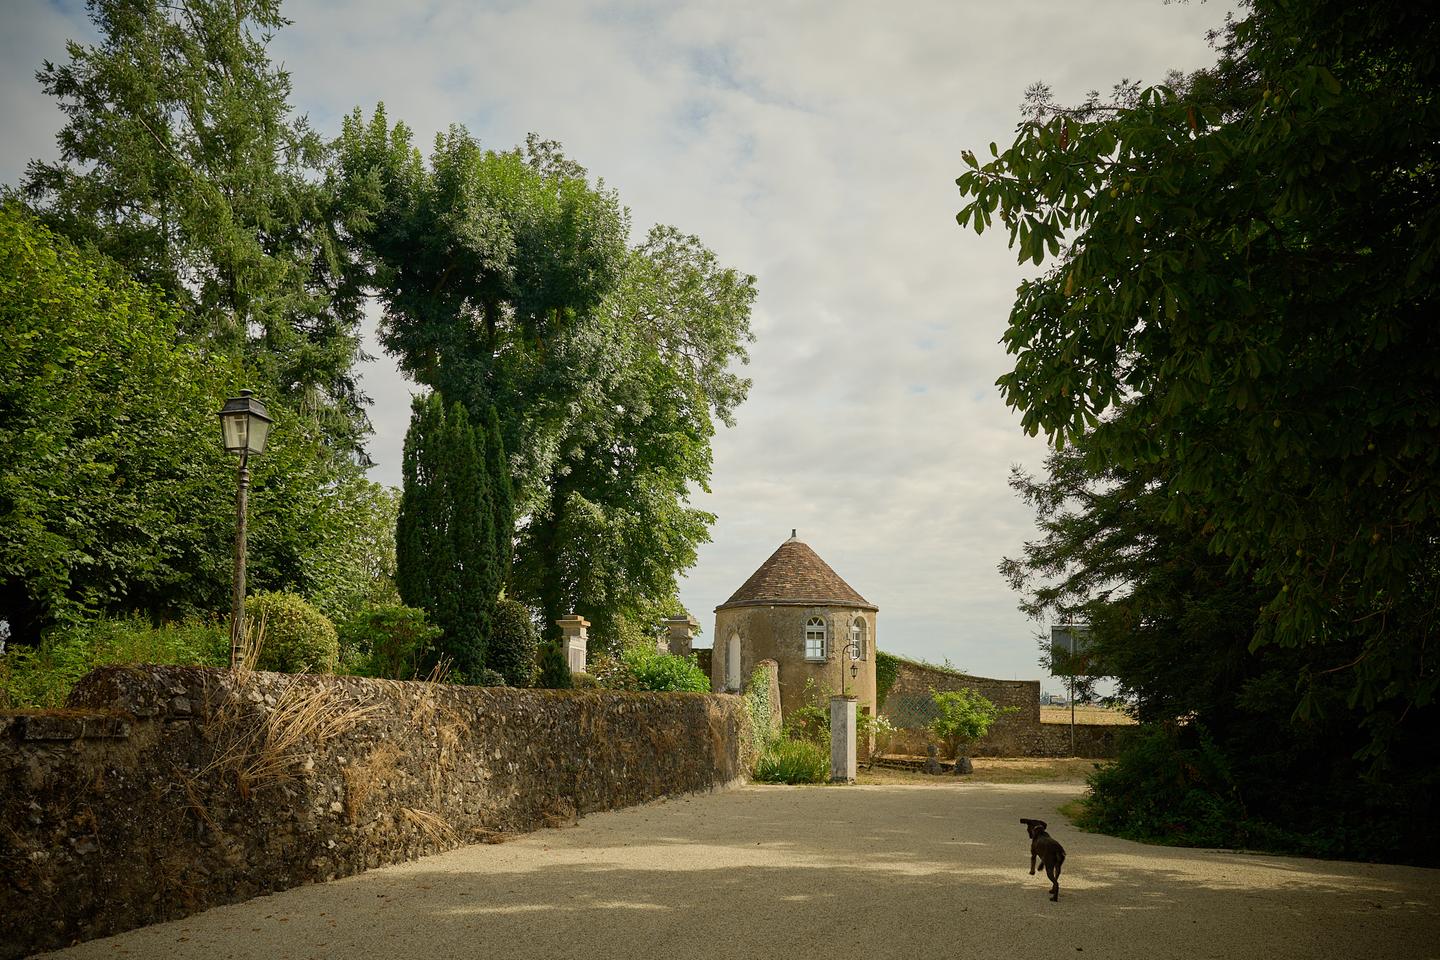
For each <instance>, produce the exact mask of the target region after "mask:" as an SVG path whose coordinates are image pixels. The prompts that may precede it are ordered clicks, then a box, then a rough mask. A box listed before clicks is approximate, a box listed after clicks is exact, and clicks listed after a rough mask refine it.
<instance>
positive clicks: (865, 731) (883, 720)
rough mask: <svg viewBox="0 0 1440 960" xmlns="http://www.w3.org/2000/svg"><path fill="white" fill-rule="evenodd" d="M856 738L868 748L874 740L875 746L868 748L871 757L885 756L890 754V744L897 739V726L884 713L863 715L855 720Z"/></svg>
mask: <svg viewBox="0 0 1440 960" xmlns="http://www.w3.org/2000/svg"><path fill="white" fill-rule="evenodd" d="M855 736H856V739H858V740H859V741H860V743H861V744H864V745H867V746H868V745H869V744H870V741H871V739H872V738H873V739H874V741H875V743H874V746H868V749H869V750H870V756H871V757H872V758H873V757H880V756H884V755H885V754H886V753H888V752H889V750H890V744H891V742H892V741H893V740H894V738H895V724H893V723H891V722H890V718H889V717H887V716H885V715H884V714H883V713H879V714H869V713H861V714H860V715H859V716H857V717H856V718H855Z"/></svg>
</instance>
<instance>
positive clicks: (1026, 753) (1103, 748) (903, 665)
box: [880, 659, 1130, 759]
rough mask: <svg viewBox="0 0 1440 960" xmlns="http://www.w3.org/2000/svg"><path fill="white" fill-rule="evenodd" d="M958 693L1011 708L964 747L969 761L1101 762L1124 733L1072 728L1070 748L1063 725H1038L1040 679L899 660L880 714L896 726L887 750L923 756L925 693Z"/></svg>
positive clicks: (1116, 728) (1111, 728)
mask: <svg viewBox="0 0 1440 960" xmlns="http://www.w3.org/2000/svg"><path fill="white" fill-rule="evenodd" d="M961 689H970V690H978V691H979V692H980V694H981V695H983V696H984V697H985V698H986V699H988V700H990V701H992V702H993V703H995V704H997V705H998V706H1001V707H1014V708H1015V710H1014V712H1012V713H1009V714H1007V715H1005V716H1003V717H1001V718H1000V719H999V720H997V721H995V724H994V725H993V726H992V727H991V728H990V732H989V733H987V734H986V735H985V736H984V737H982V738H981V739H980V740H977V741H976V742H975V743H973V744H971V745H970V747H969V748H968V749H967V752H968V753H969V755H970V756H972V757H1070V756H1075V757H1093V758H1096V759H1103V758H1107V757H1113V756H1115V753H1116V750H1117V742H1118V738H1119V737H1122V736H1124V731H1126V730H1128V729H1130V728H1129V727H1127V726H1123V725H1112V724H1098V723H1082V724H1076V726H1075V745H1074V749H1073V750H1072V749H1071V745H1070V725H1069V724H1068V723H1066V724H1058V723H1041V722H1040V681H1038V680H994V679H991V678H989V677H976V676H971V675H970V674H965V673H959V672H957V671H953V670H945V669H943V668H940V667H932V666H930V665H928V664H923V663H916V662H914V661H913V660H903V659H902V660H900V671H899V674H898V675H897V676H896V678H895V683H894V685H893V686H892V687H891V688H890V692H889V694H888V695H887V696H886V698H885V705H884V706H883V707H882V708H881V710H880V712H881V713H882V714H884V715H885V716H887V717H889V718H890V719H891V721H892V722H893V723H895V725H896V727H897V729H896V731H895V735H894V736H893V737H892V738H891V740H890V748H889V752H890V753H898V754H912V755H916V756H924V755H925V745H926V744H927V743H929V742H931V738H930V736H929V735H928V734H927V733H926V732H925V730H924V723H925V722H926V720H927V719H928V717H927V716H926V710H927V709H929V708H928V707H927V704H928V701H929V697H930V694H931V692H932V691H942V690H961Z"/></svg>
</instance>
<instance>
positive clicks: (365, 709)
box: [0, 667, 749, 960]
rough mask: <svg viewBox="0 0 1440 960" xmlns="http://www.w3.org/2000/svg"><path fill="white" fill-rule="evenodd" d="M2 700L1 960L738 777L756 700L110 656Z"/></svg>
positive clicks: (562, 822)
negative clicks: (43, 708)
mask: <svg viewBox="0 0 1440 960" xmlns="http://www.w3.org/2000/svg"><path fill="white" fill-rule="evenodd" d="M69 706H70V709H68V710H65V711H58V712H50V713H45V714H32V715H0V824H4V825H5V828H6V829H4V830H3V831H0V878H3V879H0V958H6V960H8V958H12V957H19V956H24V955H26V954H29V953H31V952H34V951H37V950H42V949H48V948H53V947H58V946H63V945H66V944H70V943H74V942H77V941H81V940H87V939H91V938H94V937H99V936H104V935H107V934H111V933H116V932H119V931H121V930H126V929H129V928H131V927H135V926H140V925H143V924H148V923H154V922H157V921H161V920H170V919H175V918H178V917H182V916H185V915H187V914H190V913H194V912H196V911H199V910H203V909H206V908H209V907H212V906H216V905H218V904H223V903H230V902H235V901H238V900H244V899H248V898H250V897H254V896H257V895H260V894H264V893H270V892H273V891H277V890H282V889H285V888H287V887H292V886H296V885H298V884H302V883H308V882H311V881H321V880H330V879H334V878H336V877H342V876H346V875H348V874H353V873H357V872H359V871H361V870H365V869H367V868H369V867H375V866H380V865H382V864H387V863H397V862H401V861H404V860H410V859H413V858H415V857H419V856H423V855H426V854H430V853H435V852H438V851H441V850H445V849H448V848H451V847H454V846H457V845H459V844H462V843H467V842H473V841H476V840H486V839H496V838H499V837H503V835H504V834H508V833H516V832H521V831H528V830H534V829H536V828H538V827H541V826H547V825H548V826H558V825H562V824H564V823H567V822H569V821H571V820H573V819H574V818H575V817H576V816H578V815H579V814H584V813H589V812H592V811H598V810H607V809H611V808H615V807H622V806H626V805H630V804H636V803H643V802H645V801H649V800H654V799H657V798H659V797H663V796H666V795H670V794H676V793H683V792H689V791H698V790H707V789H711V788H715V787H718V786H722V785H724V784H727V783H729V782H731V781H734V780H736V779H737V778H739V777H741V776H742V775H743V773H744V771H745V761H746V760H747V758H746V757H743V756H742V755H741V754H742V750H743V749H744V745H745V744H747V743H748V742H749V736H748V721H747V718H746V711H745V707H744V704H743V702H742V701H741V700H740V699H739V698H736V697H729V696H723V695H711V694H681V693H676V694H653V693H640V694H632V693H619V692H611V691H583V692H582V691H541V690H511V689H505V688H477V687H458V686H449V685H445V684H429V683H400V682H395V681H386V680H365V679H361V678H356V677H309V676H306V677H291V676H286V675H282V674H267V673H254V674H246V675H243V676H239V677H237V676H235V675H232V674H230V673H228V672H226V671H216V670H203V669H199V668H187V667H145V668H107V669H104V670H99V671H96V672H95V673H93V674H91V675H90V676H89V677H87V678H86V679H85V680H84V681H82V682H81V684H80V685H79V686H78V687H77V688H76V690H75V692H74V694H72V696H71V699H70V704H69Z"/></svg>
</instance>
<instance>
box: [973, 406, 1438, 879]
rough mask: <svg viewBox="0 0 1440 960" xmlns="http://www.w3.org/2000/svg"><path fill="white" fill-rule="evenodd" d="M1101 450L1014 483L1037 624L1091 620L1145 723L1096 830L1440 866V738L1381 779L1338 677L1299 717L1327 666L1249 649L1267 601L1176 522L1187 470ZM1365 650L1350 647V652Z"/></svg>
mask: <svg viewBox="0 0 1440 960" xmlns="http://www.w3.org/2000/svg"><path fill="white" fill-rule="evenodd" d="M1119 415H1121V416H1124V415H1128V414H1127V413H1125V412H1124V411H1122V412H1121V413H1120V414H1119ZM1089 442H1090V438H1089V436H1088V435H1087V436H1083V437H1080V438H1078V445H1077V446H1070V447H1066V448H1064V449H1063V450H1059V451H1056V452H1055V453H1053V454H1052V455H1051V456H1050V458H1049V461H1048V463H1047V471H1046V475H1045V476H1043V477H1039V478H1037V477H1031V476H1028V475H1026V474H1024V473H1021V472H1019V471H1017V472H1016V474H1015V475H1014V477H1013V478H1012V481H1011V484H1012V486H1014V487H1015V488H1016V490H1018V491H1019V492H1020V494H1021V495H1022V497H1024V499H1025V500H1026V502H1027V503H1029V504H1030V505H1031V506H1032V507H1034V508H1035V510H1036V519H1037V525H1038V526H1039V528H1040V531H1041V534H1042V536H1041V537H1040V538H1038V539H1037V540H1035V541H1032V542H1030V543H1027V544H1026V545H1025V548H1024V552H1023V554H1022V555H1021V556H1020V557H1017V558H1013V559H1007V560H1005V561H1004V562H1003V563H1002V564H1001V571H1002V572H1003V573H1004V574H1005V576H1006V578H1007V579H1008V580H1009V581H1010V584H1011V586H1013V587H1014V588H1015V589H1016V590H1018V591H1019V592H1020V594H1021V598H1022V600H1021V609H1022V610H1024V611H1025V612H1026V613H1028V614H1030V615H1031V616H1033V617H1035V618H1036V619H1038V620H1042V621H1044V620H1050V621H1055V620H1083V621H1086V622H1088V623H1089V624H1090V628H1091V631H1090V649H1089V653H1088V656H1089V657H1090V659H1091V660H1092V662H1093V663H1094V664H1095V665H1096V666H1095V672H1097V673H1100V674H1103V675H1105V676H1109V677H1113V678H1114V679H1115V681H1116V683H1117V685H1118V688H1119V696H1120V699H1122V700H1123V701H1124V702H1125V703H1126V704H1127V705H1128V709H1129V710H1130V711H1131V712H1132V713H1133V714H1134V715H1135V717H1136V718H1137V719H1139V720H1140V721H1141V728H1140V730H1139V731H1138V734H1137V736H1135V737H1134V738H1132V739H1131V740H1130V741H1129V742H1128V743H1127V745H1126V746H1125V747H1124V748H1123V749H1122V751H1121V753H1120V755H1119V757H1118V759H1117V760H1116V762H1115V764H1114V765H1113V766H1111V767H1107V768H1106V770H1105V771H1103V772H1100V773H1097V774H1096V775H1095V776H1094V777H1093V778H1092V779H1091V793H1090V796H1089V798H1088V800H1087V811H1088V813H1087V819H1088V822H1089V824H1090V825H1091V826H1093V827H1096V828H1099V829H1102V830H1105V831H1106V832H1111V833H1116V834H1119V835H1122V836H1128V837H1132V838H1135V839H1141V840H1148V841H1160V842H1166V843H1183V844H1194V845H1204V846H1216V845H1223V846H1239V847H1249V848H1261V849H1272V850H1284V851H1293V852H1302V853H1308V854H1311V855H1317V856H1319V855H1323V856H1349V857H1365V858H1382V859H1386V860H1395V859H1401V860H1408V861H1412V862H1434V861H1435V859H1436V857H1437V856H1440V829H1435V828H1432V827H1431V826H1430V825H1429V824H1428V823H1427V824H1420V825H1417V824H1415V823H1414V822H1413V820H1414V818H1413V811H1414V810H1415V809H1416V808H1417V807H1423V806H1424V805H1425V804H1426V803H1428V797H1429V796H1431V795H1432V794H1433V792H1434V790H1435V788H1436V786H1437V784H1436V773H1435V771H1436V770H1437V769H1440V748H1437V745H1436V741H1435V738H1434V737H1433V735H1432V733H1431V731H1429V730H1427V729H1426V728H1425V726H1424V725H1423V724H1422V725H1420V726H1417V727H1410V728H1408V729H1406V730H1405V731H1403V732H1402V734H1401V736H1400V737H1399V739H1398V741H1397V742H1396V744H1395V748H1394V749H1393V750H1392V751H1391V753H1392V759H1391V763H1390V765H1389V767H1388V768H1387V769H1385V770H1384V771H1376V770H1373V769H1369V767H1370V764H1369V763H1368V762H1366V761H1363V760H1359V759H1357V758H1356V754H1357V753H1359V752H1360V751H1361V750H1362V748H1363V747H1364V746H1365V745H1366V744H1367V742H1368V741H1369V734H1368V733H1367V732H1366V731H1365V730H1364V729H1363V728H1362V727H1361V726H1360V724H1359V722H1358V721H1359V720H1360V719H1362V718H1363V715H1364V711H1363V707H1361V706H1360V705H1352V704H1349V703H1347V699H1348V698H1347V693H1348V691H1349V686H1350V683H1349V681H1348V679H1347V678H1344V677H1342V676H1341V675H1340V673H1339V672H1331V673H1328V674H1322V675H1314V674H1313V673H1312V674H1311V676H1310V677H1309V680H1308V684H1309V687H1310V689H1311V691H1312V696H1314V697H1316V698H1317V699H1318V700H1319V702H1320V706H1321V709H1319V710H1316V711H1314V715H1313V716H1310V717H1302V716H1299V715H1297V714H1296V711H1295V710H1294V703H1295V700H1294V691H1295V688H1296V683H1297V677H1304V676H1306V675H1307V672H1309V671H1313V669H1314V667H1313V662H1312V659H1311V658H1312V657H1313V656H1314V652H1313V651H1312V650H1310V649H1308V648H1306V647H1300V646H1284V645H1281V644H1265V645H1262V646H1259V647H1257V648H1255V649H1253V650H1252V649H1251V640H1252V637H1253V636H1254V634H1255V628H1256V621H1257V620H1258V618H1259V617H1260V615H1261V614H1260V612H1259V611H1261V610H1262V603H1263V600H1264V599H1265V597H1266V596H1267V591H1266V588H1265V587H1264V586H1263V585H1261V584H1258V583H1257V582H1256V581H1255V578H1254V575H1253V574H1251V573H1248V572H1245V571H1235V570H1232V569H1231V562H1230V560H1229V558H1227V557H1225V556H1223V555H1219V554H1216V553H1215V552H1214V551H1213V550H1211V549H1210V547H1209V541H1210V530H1209V529H1208V526H1207V524H1206V523H1205V522H1204V521H1203V520H1202V519H1200V518H1198V517H1196V516H1194V515H1180V516H1176V517H1169V516H1167V515H1168V514H1169V513H1170V502H1171V495H1170V492H1169V491H1170V483H1169V480H1168V472H1169V471H1170V470H1172V469H1173V465H1170V464H1168V463H1167V462H1166V461H1164V460H1157V461H1156V462H1154V463H1146V464H1140V465H1138V466H1136V467H1118V466H1115V465H1109V466H1095V462H1094V458H1093V456H1092V451H1091V450H1089V449H1088V448H1087V444H1088V443H1089ZM1363 642H1364V641H1363V638H1361V637H1358V636H1352V637H1350V638H1349V640H1348V643H1349V648H1348V649H1349V653H1350V654H1351V655H1352V656H1358V655H1360V653H1361V650H1362V644H1363ZM1044 649H1045V648H1044V647H1043V646H1042V650H1044Z"/></svg>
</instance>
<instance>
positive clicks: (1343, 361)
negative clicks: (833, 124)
mask: <svg viewBox="0 0 1440 960" xmlns="http://www.w3.org/2000/svg"><path fill="white" fill-rule="evenodd" d="M1437 31H1440V26H1437V21H1436V19H1435V18H1434V17H1433V15H1431V14H1430V12H1429V11H1428V9H1427V8H1421V7H1416V6H1414V5H1412V4H1407V3H1400V2H1383V3H1375V4H1366V5H1364V6H1362V7H1356V6H1353V5H1347V4H1344V3H1340V2H1337V0H1310V2H1279V0H1259V2H1255V3H1254V4H1253V5H1251V6H1249V8H1248V10H1247V15H1246V16H1244V17H1243V18H1242V19H1239V20H1237V21H1235V22H1234V23H1233V24H1231V25H1230V27H1229V28H1228V29H1227V31H1226V33H1225V35H1224V45H1223V47H1222V48H1221V55H1220V60H1219V63H1218V64H1217V65H1216V66H1215V67H1214V68H1213V69H1210V70H1206V71H1202V72H1200V73H1199V74H1196V75H1194V76H1192V77H1189V78H1184V79H1183V80H1176V81H1173V82H1172V83H1170V84H1168V85H1165V86H1160V87H1154V88H1150V89H1147V90H1144V91H1139V90H1137V89H1135V88H1133V87H1123V86H1122V87H1121V88H1118V89H1117V93H1118V96H1117V97H1116V98H1115V99H1114V100H1113V101H1112V102H1110V103H1101V102H1099V100H1098V98H1093V99H1092V100H1091V101H1090V102H1088V103H1086V104H1084V105H1082V106H1081V107H1078V108H1074V109H1064V108H1060V107H1057V106H1056V105H1055V104H1054V103H1053V102H1052V101H1050V100H1049V98H1048V96H1047V95H1046V92H1045V91H1044V90H1043V88H1039V89H1036V90H1034V91H1032V97H1031V108H1032V118H1031V119H1030V120H1028V121H1027V122H1025V123H1023V124H1022V125H1021V126H1020V129H1019V133H1018V135H1017V137H1016V139H1015V141H1014V143H1013V144H1012V145H1011V146H1010V147H1008V148H1007V149H1005V150H1004V151H1000V150H999V149H998V148H994V149H992V154H993V158H992V159H990V160H989V161H988V162H985V163H983V164H982V163H981V162H980V161H979V160H978V159H977V158H976V157H975V155H974V154H972V153H969V152H966V153H965V154H964V159H965V162H966V163H967V164H968V165H969V166H970V167H971V169H970V170H969V171H967V172H966V173H964V174H963V175H962V176H961V177H960V178H959V180H958V183H959V186H960V189H961V192H962V194H964V195H965V196H966V197H967V198H968V202H967V203H966V205H965V206H964V208H963V209H962V210H961V211H960V213H959V220H960V223H961V224H962V225H965V224H968V225H972V226H974V227H975V229H976V230H980V231H983V230H984V229H985V228H986V227H988V226H990V225H992V224H993V222H994V217H995V216H996V215H997V213H998V215H999V217H1000V220H1001V223H1002V224H1003V225H1004V226H1005V227H1006V228H1007V230H1008V232H1009V234H1010V239H1011V242H1012V244H1014V245H1016V246H1017V247H1018V250H1019V255H1020V258H1021V260H1022V261H1033V262H1034V263H1036V264H1042V263H1043V262H1044V261H1045V260H1046V258H1047V257H1048V258H1050V259H1051V260H1052V261H1053V265H1052V266H1051V268H1050V269H1049V270H1047V271H1046V272H1044V273H1043V274H1041V275H1040V276H1038V277H1036V278H1035V279H1033V280H1029V281H1026V282H1025V283H1024V284H1022V285H1021V287H1020V290H1019V292H1018V296H1017V300H1016V303H1015V306H1014V309H1013V311H1012V313H1011V316H1010V325H1009V329H1008V330H1007V332H1006V334H1005V338H1004V339H1005V343H1006V345H1007V348H1008V349H1009V350H1010V351H1011V352H1012V353H1014V354H1015V355H1016V362H1015V368H1014V370H1013V371H1011V372H1010V373H1007V374H1006V375H1005V376H1003V377H1001V378H1000V386H1001V387H1002V389H1003V391H1004V393H1005V396H1006V398H1007V400H1008V402H1009V403H1011V404H1012V405H1013V406H1015V407H1017V408H1018V409H1019V410H1020V411H1021V413H1022V417H1023V422H1024V425H1025V427H1026V429H1027V430H1029V431H1030V432H1032V433H1034V432H1038V431H1040V430H1044V431H1046V432H1047V434H1049V435H1050V436H1051V437H1052V438H1053V439H1054V440H1055V442H1056V443H1057V444H1062V443H1066V442H1070V441H1071V440H1075V439H1078V438H1080V437H1085V438H1086V443H1085V448H1086V450H1087V451H1088V452H1089V453H1090V455H1091V457H1092V458H1093V465H1096V466H1098V465H1099V464H1111V465H1115V466H1117V467H1120V468H1124V469H1131V468H1137V467H1139V466H1141V465H1144V464H1155V463H1159V464H1161V465H1162V466H1163V470H1162V472H1161V475H1162V476H1163V478H1164V482H1165V484H1166V496H1167V498H1168V504H1167V506H1166V509H1165V511H1164V516H1165V517H1166V518H1167V519H1170V520H1178V519H1179V518H1182V517H1186V518H1191V522H1192V523H1193V524H1194V526H1195V528H1196V529H1200V530H1203V531H1204V535H1205V537H1206V540H1207V545H1208V547H1209V548H1210V549H1211V550H1213V551H1215V552H1216V553H1218V554H1220V555H1223V556H1224V557H1226V558H1227V559H1228V560H1229V561H1230V566H1229V568H1228V569H1229V570H1230V571H1232V572H1233V573H1234V574H1237V575H1245V576H1248V577H1250V578H1252V579H1253V582H1254V583H1255V584H1256V585H1257V586H1258V587H1259V588H1260V589H1262V590H1263V591H1264V595H1265V599H1264V603H1263V610H1262V612H1261V615H1260V616H1259V618H1258V619H1257V621H1256V623H1255V630H1254V633H1253V638H1252V644H1253V646H1255V647H1256V648H1257V649H1258V648H1260V647H1263V646H1265V645H1267V644H1278V645H1281V646H1283V647H1286V648H1288V649H1292V650H1295V651H1298V652H1299V653H1300V656H1299V657H1298V659H1299V661H1300V664H1299V666H1298V669H1297V670H1296V674H1295V678H1296V680H1297V681H1298V684H1299V688H1298V691H1297V693H1296V694H1295V699H1296V702H1297V709H1298V711H1299V715H1300V716H1301V717H1302V718H1307V717H1315V716H1317V715H1318V713H1319V712H1320V711H1321V710H1322V709H1324V708H1325V707H1327V705H1329V704H1330V703H1331V701H1330V698H1329V697H1328V696H1327V691H1328V689H1329V685H1330V683H1331V682H1332V680H1334V679H1335V678H1337V677H1343V678H1345V679H1346V680H1347V681H1348V690H1347V695H1346V697H1345V705H1346V706H1347V707H1353V708H1357V709H1358V717H1359V720H1360V723H1361V724H1363V725H1364V727H1365V729H1366V731H1367V732H1368V733H1369V734H1370V735H1371V742H1370V746H1369V748H1368V750H1369V752H1370V753H1372V754H1373V755H1374V756H1376V757H1377V758H1382V759H1383V757H1384V755H1385V752H1386V750H1387V748H1388V747H1391V746H1394V745H1395V744H1396V742H1397V741H1396V738H1397V737H1398V736H1399V734H1400V730H1401V728H1402V727H1407V726H1408V727H1411V728H1413V729H1416V730H1424V729H1427V728H1433V726H1434V724H1435V707H1434V701H1435V696H1436V693H1437V683H1440V668H1437V666H1436V662H1435V661H1436V658H1435V657H1434V656H1433V655H1432V652H1431V651H1430V647H1432V646H1433V645H1434V639H1435V635H1436V634H1435V631H1436V621H1435V616H1436V609H1437V606H1436V604H1435V602H1434V600H1435V597H1436V596H1437V591H1440V562H1437V555H1436V544H1437V543H1440V470H1437V466H1440V464H1437V458H1440V443H1437V442H1436V440H1437V431H1440V389H1437V388H1440V377H1437V374H1436V367H1435V363H1434V357H1435V356H1437V355H1440V342H1437V337H1440V332H1437V328H1436V326H1435V324H1433V323H1432V322H1430V319H1429V318H1430V317H1431V316H1432V315H1433V314H1434V312H1435V301H1436V283H1437V279H1436V271H1435V261H1436V256H1437V252H1440V215H1437V212H1436V206H1435V201H1434V198H1435V196H1436V195H1437V193H1440V189H1437V188H1440V184H1437V176H1440V163H1437V162H1436V161H1437V156H1436V153H1437V151H1440V114H1437V113H1436V112H1435V111H1434V110H1433V109H1432V108H1431V102H1432V100H1433V91H1434V90H1435V88H1436V86H1437V82H1436V81H1437V76H1436V71H1437V69H1440V61H1437V59H1436V58H1435V57H1434V55H1433V50H1434V45H1435V43H1436V41H1437V39H1440V32H1437ZM1120 405H1124V406H1125V408H1126V410H1125V413H1124V415H1119V416H1117V415H1114V412H1115V410H1116V408H1117V407H1118V406H1120ZM1258 606H1259V605H1258V604H1257V607H1258Z"/></svg>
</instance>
